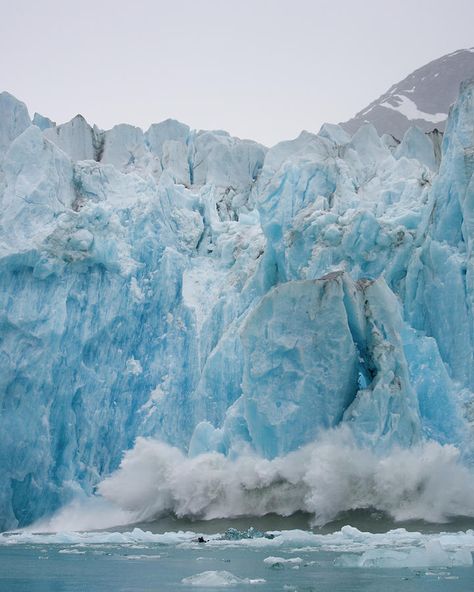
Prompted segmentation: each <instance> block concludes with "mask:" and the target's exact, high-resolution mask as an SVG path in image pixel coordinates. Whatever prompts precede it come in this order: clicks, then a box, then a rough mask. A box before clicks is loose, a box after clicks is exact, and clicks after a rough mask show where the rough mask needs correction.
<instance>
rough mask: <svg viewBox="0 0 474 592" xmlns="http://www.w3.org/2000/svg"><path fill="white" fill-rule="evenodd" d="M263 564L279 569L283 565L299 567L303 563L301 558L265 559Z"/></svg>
mask: <svg viewBox="0 0 474 592" xmlns="http://www.w3.org/2000/svg"><path fill="white" fill-rule="evenodd" d="M263 563H265V564H267V565H269V566H270V567H278V566H283V565H292V566H295V565H299V564H300V563H303V560H302V559H301V557H265V559H264V560H263Z"/></svg>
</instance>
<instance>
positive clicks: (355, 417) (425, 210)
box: [0, 83, 474, 529]
mask: <svg viewBox="0 0 474 592" xmlns="http://www.w3.org/2000/svg"><path fill="white" fill-rule="evenodd" d="M473 94H474V84H473V83H466V84H464V85H463V86H462V88H461V93H460V95H459V98H458V100H457V102H456V103H455V105H454V106H453V108H452V109H451V112H450V116H449V120H448V123H447V127H446V132H445V135H444V139H443V145H442V154H441V158H439V156H440V155H439V154H438V152H439V150H438V148H439V146H438V144H436V146H435V144H433V141H432V140H433V137H434V136H433V135H430V136H425V135H424V134H423V133H421V132H419V130H418V131H417V130H408V131H407V132H406V134H405V137H404V138H399V140H401V143H400V144H399V145H398V147H397V148H396V149H394V147H393V146H392V145H391V142H390V141H387V138H380V137H379V136H378V135H377V133H376V130H375V129H374V128H373V127H372V126H370V125H367V126H363V127H361V128H360V129H359V130H358V131H357V132H356V133H355V134H354V135H353V136H352V137H351V136H349V135H348V134H347V133H345V132H344V131H343V130H341V129H340V128H338V127H337V126H329V125H327V126H324V128H323V129H322V130H321V133H320V134H317V135H315V134H311V133H308V132H303V133H302V134H301V135H300V136H299V137H298V138H296V139H294V140H291V141H288V142H281V143H279V144H277V145H276V146H274V147H272V148H271V149H267V148H265V147H263V146H261V145H259V144H257V143H255V142H251V141H248V140H239V139H237V138H233V137H231V136H230V135H228V134H226V133H225V132H221V131H213V132H212V131H194V130H191V129H189V127H188V126H186V125H184V124H182V123H179V122H176V121H173V120H168V121H165V122H162V123H160V124H157V125H153V126H151V127H150V128H149V129H148V130H147V131H146V132H143V131H142V130H140V129H139V128H136V127H133V126H129V125H117V126H115V127H114V128H113V129H112V130H107V131H103V130H99V129H98V128H97V127H93V126H91V125H89V124H88V123H87V122H86V121H85V120H84V118H83V117H81V116H78V117H75V118H74V119H73V120H72V121H70V122H68V123H66V124H63V125H56V124H54V122H52V121H49V120H48V121H47V120H46V119H45V118H40V117H37V118H36V119H35V120H34V122H32V121H31V119H30V117H29V115H28V111H27V109H26V107H25V105H24V104H23V103H21V102H20V101H17V100H16V99H15V98H14V97H12V96H11V95H8V94H7V93H2V94H0V204H1V208H0V310H1V311H2V317H1V319H0V331H1V337H2V339H1V342H0V405H1V408H2V426H3V429H2V430H1V432H0V450H1V455H0V517H1V518H0V529H7V528H15V527H17V526H18V525H20V526H24V525H27V524H31V523H32V522H34V521H35V520H37V519H38V518H40V517H43V516H49V515H51V513H53V512H54V511H55V510H57V509H58V508H60V507H63V506H64V505H65V504H67V503H69V502H70V501H71V500H72V499H75V498H78V497H79V496H80V495H86V496H92V495H93V493H94V492H95V491H96V488H97V487H98V490H99V492H100V493H101V494H102V495H104V496H106V497H107V498H108V499H109V500H111V502H113V503H115V504H116V505H117V506H119V510H120V509H122V510H124V512H122V516H123V515H125V514H127V515H128V516H129V518H130V519H137V520H138V519H145V518H150V519H152V518H154V517H156V516H159V515H160V514H161V513H169V512H174V513H176V514H178V515H180V516H191V517H206V518H212V517H217V516H219V517H223V516H230V515H239V514H240V515H244V514H247V515H248V514H249V509H250V513H253V512H256V513H258V514H262V513H267V512H278V513H280V514H283V515H287V514H289V513H291V512H294V511H297V510H305V511H309V512H312V513H313V514H314V515H315V518H316V520H317V521H319V522H322V521H325V520H328V519H331V518H332V517H334V516H335V515H337V513H338V512H340V511H343V510H347V509H353V508H367V507H375V508H378V509H380V510H383V511H386V512H388V513H390V514H391V515H392V516H394V517H396V518H416V517H421V518H424V519H427V520H440V519H446V518H449V516H452V515H455V514H466V515H474V503H473V501H472V495H469V492H470V491H472V474H471V473H469V472H467V469H465V468H464V467H463V466H462V463H469V462H471V460H472V458H473V449H472V427H473V425H474V411H473V409H474V397H473V394H472V393H473V391H474V359H473V356H474V317H473V311H474V300H473V298H474V268H473V261H474V259H473V245H474V222H473V206H472V204H473V199H474V193H473V192H474V181H473V172H474V103H473ZM36 124H37V125H36ZM328 430H335V431H337V432H338V433H339V432H341V431H348V432H350V434H351V438H352V440H351V444H350V445H349V446H348V445H346V442H347V439H345V437H343V438H342V439H341V441H339V443H338V442H337V441H336V440H337V439H335V440H334V441H333V443H332V444H331V445H330V444H327V443H325V440H324V438H325V435H326V434H327V433H328ZM19 441H21V442H22V446H21V449H20V448H19V447H18V442H19ZM131 449H132V450H131ZM126 451H128V452H126ZM124 452H126V454H125V456H124ZM294 455H296V456H294ZM400 459H402V460H403V470H404V474H403V476H404V479H406V481H407V491H404V490H403V487H402V483H401V480H400V479H399V478H398V475H399V474H400V473H399V471H400V469H399V468H398V469H397V467H399V466H400V465H399V464H397V461H398V460H400ZM426 459H427V460H426ZM424 460H426V462H424ZM437 460H439V462H437ZM296 461H298V462H296ZM234 463H236V464H234ZM237 466H238V468H239V471H236V467H237ZM119 467H121V468H120V469H119ZM176 467H179V470H177V469H176ZM117 469H119V470H118V472H116V471H117ZM420 472H421V474H422V477H421V478H419V477H418V473H420ZM183 476H184V478H183ZM353 483H356V484H357V487H353V486H352V484H353ZM99 484H100V485H99ZM348 485H349V486H348ZM437 491H438V493H439V496H438V497H436V492H437ZM130 514H131V515H130Z"/></svg>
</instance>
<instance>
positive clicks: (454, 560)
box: [337, 541, 473, 568]
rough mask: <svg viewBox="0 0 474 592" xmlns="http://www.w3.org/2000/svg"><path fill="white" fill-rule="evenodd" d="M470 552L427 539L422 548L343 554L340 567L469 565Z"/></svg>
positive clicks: (339, 560) (372, 550)
mask: <svg viewBox="0 0 474 592" xmlns="http://www.w3.org/2000/svg"><path fill="white" fill-rule="evenodd" d="M472 563H473V562H472V554H471V551H470V550H468V549H460V550H457V551H446V550H444V549H443V548H442V546H441V544H440V543H439V541H428V542H426V543H425V545H424V546H423V547H422V548H411V549H408V550H397V549H371V550H369V551H365V552H364V553H363V554H362V555H360V556H353V555H352V556H351V555H343V556H342V557H340V558H339V559H338V561H337V564H338V565H340V566H341V567H381V568H386V567H393V568H401V567H469V566H471V565H472Z"/></svg>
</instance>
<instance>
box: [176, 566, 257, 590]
mask: <svg viewBox="0 0 474 592" xmlns="http://www.w3.org/2000/svg"><path fill="white" fill-rule="evenodd" d="M181 582H182V583H183V584H186V585H188V586H199V587H202V588H221V587H226V586H237V585H239V584H264V583H265V580H264V579H262V578H257V579H253V580H252V579H250V578H238V577H237V576H235V575H234V574H232V573H230V571H225V570H223V571H203V572H201V573H199V574H196V575H194V576H189V577H187V578H183V579H182V580H181Z"/></svg>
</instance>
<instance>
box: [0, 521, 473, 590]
mask: <svg viewBox="0 0 474 592" xmlns="http://www.w3.org/2000/svg"><path fill="white" fill-rule="evenodd" d="M350 518H352V522H353V523H354V524H356V523H357V524H358V528H357V527H355V526H347V525H346V526H342V527H341V526H340V524H338V523H335V524H331V525H327V526H326V527H325V528H324V529H317V530H316V529H314V530H311V529H310V528H309V527H308V519H309V517H308V516H305V515H304V514H300V515H296V516H293V517H291V518H287V519H282V518H277V517H274V516H268V517H264V518H260V519H241V520H215V521H209V522H194V523H190V522H189V521H179V520H173V519H171V518H170V519H168V520H162V521H159V522H155V523H151V524H140V525H135V526H133V527H130V526H128V527H122V528H116V529H109V530H107V531H88V532H82V533H77V532H61V533H43V534H41V533H32V532H22V533H8V534H7V533H4V534H3V535H0V591H1V592H3V591H5V592H50V591H54V592H63V591H64V592H66V591H68V592H69V591H70V592H79V591H80V592H108V591H109V590H110V591H112V590H113V591H120V592H148V591H150V592H151V591H154V592H157V591H174V590H176V591H182V592H186V591H191V590H203V591H205V590H221V589H222V590H224V589H225V590H227V589H232V590H253V589H255V590H260V591H262V592H269V591H272V592H273V591H276V590H281V591H300V592H309V591H314V592H325V591H327V592H343V591H345V592H358V591H361V592H362V591H364V592H366V591H373V592H380V591H383V592H392V591H393V592H395V591H399V590H400V591H401V590H403V591H407V592H410V591H415V590H416V591H417V592H419V591H430V592H431V591H433V590H439V591H459V592H461V591H462V592H467V591H469V590H474V568H473V565H472V551H473V550H474V530H473V529H472V526H473V524H472V523H470V522H465V521H461V520H460V521H458V522H454V523H451V524H445V525H430V526H428V525H423V524H405V525H403V526H401V525H393V524H390V523H389V522H388V521H387V520H386V519H384V518H383V517H381V516H377V515H370V514H360V513H359V514H354V515H352V516H350ZM390 526H393V527H394V528H391V529H390V528H388V529H387V527H390ZM200 536H202V537H203V538H204V540H205V541H206V542H204V543H203V542H198V540H199V537H200Z"/></svg>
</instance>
